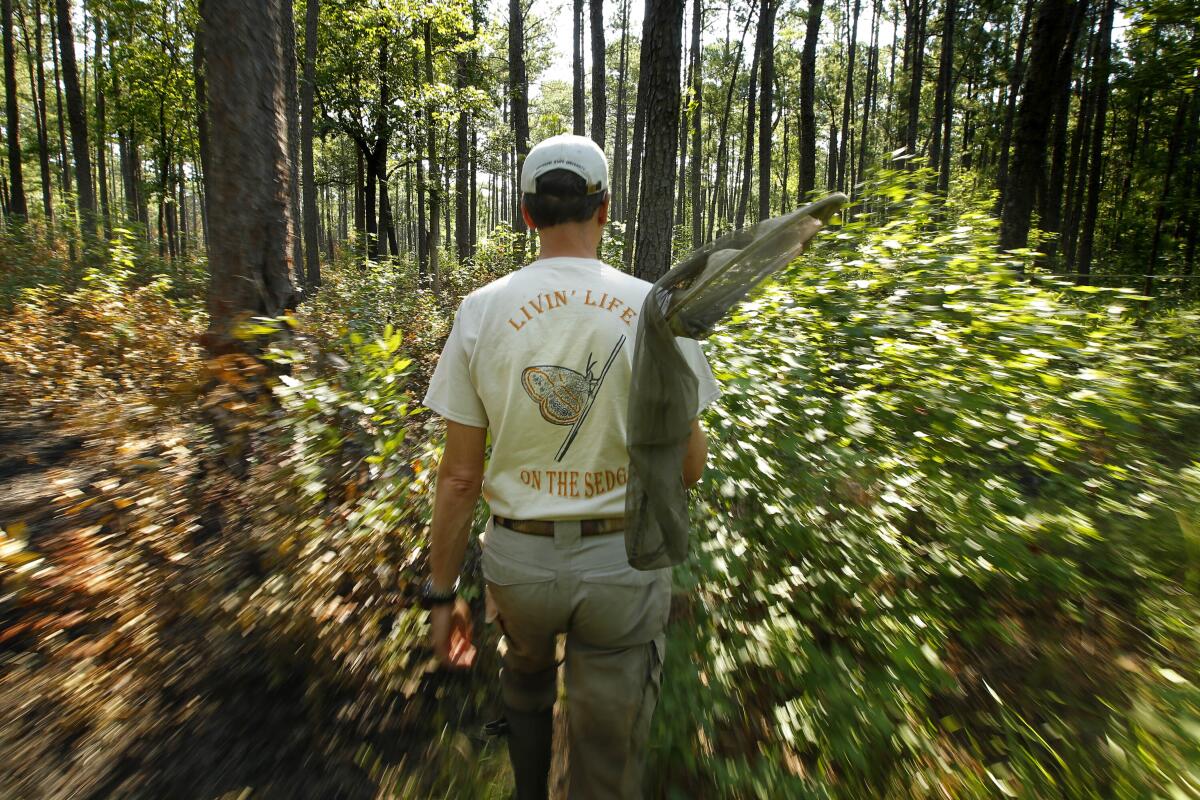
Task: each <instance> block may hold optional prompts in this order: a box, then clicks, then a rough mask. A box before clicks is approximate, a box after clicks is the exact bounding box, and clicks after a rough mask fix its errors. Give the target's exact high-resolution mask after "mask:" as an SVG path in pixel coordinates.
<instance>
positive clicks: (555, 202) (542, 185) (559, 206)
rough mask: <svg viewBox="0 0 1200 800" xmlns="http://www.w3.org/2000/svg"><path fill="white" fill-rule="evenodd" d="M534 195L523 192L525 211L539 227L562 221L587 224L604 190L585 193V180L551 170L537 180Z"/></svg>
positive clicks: (574, 174) (548, 226)
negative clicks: (526, 210) (527, 211)
mask: <svg viewBox="0 0 1200 800" xmlns="http://www.w3.org/2000/svg"><path fill="white" fill-rule="evenodd" d="M536 186H537V192H536V193H530V192H525V193H524V198H525V208H527V209H528V210H529V218H530V219H532V220H533V224H534V225H535V226H537V227H539V228H552V227H554V226H555V225H561V224H562V223H564V222H587V221H588V220H589V219H591V218H592V217H593V216H595V214H596V209H598V208H600V205H601V203H603V202H604V198H606V197H608V192H607V191H602V192H595V193H593V194H588V192H587V181H586V180H585V179H584V177H583V176H582V175H578V174H576V173H574V172H571V171H570V170H566V169H552V170H550V171H549V172H547V173H546V174H544V175H541V176H539V177H538V179H537V184H536Z"/></svg>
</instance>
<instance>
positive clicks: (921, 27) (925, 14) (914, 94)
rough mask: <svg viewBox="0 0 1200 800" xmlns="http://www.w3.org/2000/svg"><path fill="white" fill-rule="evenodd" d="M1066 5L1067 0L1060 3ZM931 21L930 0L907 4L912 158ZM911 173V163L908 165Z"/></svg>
mask: <svg viewBox="0 0 1200 800" xmlns="http://www.w3.org/2000/svg"><path fill="white" fill-rule="evenodd" d="M1060 1H1065V0H1060ZM928 19H929V0H904V48H905V55H906V56H908V55H909V53H910V51H911V60H910V61H909V79H908V124H907V125H906V126H905V129H904V130H905V134H904V146H905V148H906V149H907V150H908V154H909V155H910V156H914V155H916V154H917V126H918V124H919V123H920V119H921V116H920V115H921V84H922V82H923V81H924V76H925V25H926V22H927V20H928ZM905 165H906V166H907V167H909V168H910V169H911V168H912V166H913V162H912V159H909V160H908V161H906V162H905Z"/></svg>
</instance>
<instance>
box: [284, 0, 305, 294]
mask: <svg viewBox="0 0 1200 800" xmlns="http://www.w3.org/2000/svg"><path fill="white" fill-rule="evenodd" d="M280 9H281V11H282V13H283V59H284V64H283V68H284V90H285V91H286V92H287V102H286V104H285V107H286V109H287V136H288V147H289V148H291V149H290V150H288V169H290V170H291V171H292V175H291V180H290V181H289V182H288V184H289V187H290V189H291V192H292V202H291V208H292V212H293V213H294V214H296V215H297V217H298V216H299V214H300V86H299V63H298V62H299V59H297V57H296V9H295V4H294V3H293V0H281V5H280ZM298 228H299V226H297V230H296V231H295V234H296V235H295V236H293V237H292V271H293V273H294V275H295V277H294V278H293V282H294V284H295V286H296V287H297V289H298V290H303V287H304V239H303V237H301V236H300V231H299V229H298Z"/></svg>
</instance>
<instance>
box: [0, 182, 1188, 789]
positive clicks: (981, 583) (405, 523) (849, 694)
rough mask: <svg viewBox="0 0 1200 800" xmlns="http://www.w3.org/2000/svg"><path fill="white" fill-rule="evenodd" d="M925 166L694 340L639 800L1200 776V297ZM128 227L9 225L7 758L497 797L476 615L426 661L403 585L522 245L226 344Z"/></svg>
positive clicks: (134, 776) (406, 277)
mask: <svg viewBox="0 0 1200 800" xmlns="http://www.w3.org/2000/svg"><path fill="white" fill-rule="evenodd" d="M926 180H927V176H926V175H923V174H921V173H920V172H916V173H911V174H880V175H877V176H876V178H875V179H874V182H873V183H872V184H871V185H870V186H869V187H868V189H867V191H866V192H865V194H864V198H865V199H863V200H862V201H861V202H860V204H859V205H858V206H857V207H856V209H855V211H854V212H853V213H851V214H849V215H847V219H846V220H845V221H844V224H843V225H841V226H840V227H838V228H836V229H833V230H830V231H828V232H826V233H823V234H822V235H821V236H819V237H818V243H817V245H816V247H815V248H814V249H813V250H812V251H811V252H810V253H809V254H807V255H806V256H805V257H804V258H802V259H800V260H799V261H798V262H796V263H795V264H794V265H793V266H792V267H791V268H789V270H788V271H787V272H786V273H785V274H784V275H783V276H782V278H781V279H780V280H779V281H778V282H776V283H774V284H772V285H770V286H769V287H768V288H766V289H765V290H763V291H761V292H760V293H758V294H757V295H756V297H755V298H754V299H753V300H752V301H751V302H749V303H747V304H746V305H744V306H743V307H742V308H740V309H739V310H738V311H737V312H736V314H735V315H734V316H733V317H732V318H731V319H729V320H728V321H727V324H726V325H725V326H724V327H723V328H722V329H721V330H720V331H719V333H718V334H717V335H716V336H714V338H713V339H712V340H711V341H710V342H709V343H708V344H707V345H706V350H707V352H708V354H709V357H710V359H711V361H712V363H713V367H714V371H715V373H716V374H717V377H718V379H719V380H720V382H721V383H722V385H723V388H724V392H725V394H724V397H723V399H722V400H721V402H720V403H719V404H718V405H717V406H716V407H715V408H714V409H712V410H711V412H710V413H709V416H708V417H707V420H706V421H707V423H708V426H709V428H710V431H711V435H712V440H713V442H712V448H711V449H712V456H711V459H710V465H709V470H708V472H707V474H706V476H705V478H704V481H703V483H702V485H701V487H700V490H699V492H698V496H697V502H696V513H695V519H696V536H695V541H694V552H695V556H694V558H693V559H692V560H691V561H690V562H689V563H688V564H687V565H685V566H684V567H682V568H680V569H679V570H678V571H677V575H676V587H677V588H676V598H675V603H674V606H675V607H674V609H673V619H672V623H671V628H670V637H671V639H670V644H669V646H668V651H667V660H668V663H667V669H666V680H665V682H664V689H663V697H662V702H661V705H660V707H659V710H658V713H657V716H656V733H655V735H654V737H653V742H654V753H653V765H652V769H651V774H652V775H653V781H654V791H653V794H652V796H655V797H670V798H675V797H679V798H684V797H687V798H691V797H704V798H719V797H729V798H751V797H762V798H775V797H789V798H792V797H795V798H803V797H814V798H865V797H887V798H904V797H913V798H916V797H954V798H970V797H980V798H982V797H998V796H1010V797H1029V798H1044V797H1071V798H1075V797H1078V798H1083V797H1121V798H1143V797H1145V798H1150V797H1173V798H1174V797H1200V772H1198V771H1197V770H1198V767H1197V766H1196V765H1197V764H1200V689H1198V687H1200V670H1198V666H1200V659H1198V658H1197V645H1198V644H1200V643H1198V642H1197V634H1196V630H1197V627H1196V622H1197V616H1198V612H1200V604H1198V603H1197V600H1196V589H1197V584H1198V583H1200V461H1198V460H1197V457H1196V453H1197V452H1200V344H1198V341H1200V340H1198V339H1197V333H1198V332H1200V312H1198V310H1197V309H1196V308H1195V307H1194V306H1187V305H1179V304H1174V305H1168V304H1166V303H1164V302H1162V301H1159V302H1157V303H1155V302H1152V301H1150V300H1149V299H1148V298H1144V297H1140V296H1138V295H1136V294H1134V293H1133V292H1131V291H1127V290H1106V289H1100V288H1096V287H1091V286H1074V285H1070V286H1067V285H1062V284H1059V283H1055V282H1053V281H1050V280H1047V279H1044V278H1042V277H1039V276H1038V275H1037V274H1036V273H1035V272H1032V269H1033V267H1032V264H1033V258H1032V256H1031V255H1030V256H1026V255H1022V254H1017V255H1005V254H1001V253H998V252H997V251H996V249H995V247H994V244H995V223H994V221H993V220H991V219H990V218H989V217H988V216H987V214H986V213H985V209H986V208H988V207H989V205H990V198H988V197H978V198H975V197H971V196H970V195H966V194H960V195H956V196H955V198H956V199H955V200H954V201H953V202H951V203H947V202H946V201H944V200H941V199H938V198H935V197H933V196H930V195H927V194H925V193H924V192H923V191H921V190H920V189H918V188H917V187H920V186H924V185H925V183H926ZM613 241H614V242H616V246H619V241H617V239H616V238H615V237H614V239H613ZM124 242H126V240H125V239H123V238H122V237H121V236H120V235H118V237H117V243H116V244H115V245H114V246H113V247H111V249H110V251H109V256H108V259H107V261H106V262H105V264H104V265H103V266H100V267H97V268H95V269H93V270H91V271H87V272H81V273H80V274H79V275H77V276H75V275H72V274H71V273H70V272H69V271H68V270H65V269H62V268H61V263H62V262H61V261H59V260H58V259H59V257H60V254H56V253H55V252H52V251H48V250H46V249H45V246H44V245H43V244H39V243H38V242H36V241H34V240H33V239H32V238H30V239H22V240H20V241H16V240H14V239H9V240H8V241H6V242H5V243H4V245H3V248H2V250H0V263H3V264H4V272H3V273H2V274H0V285H2V286H3V287H5V288H4V290H3V291H4V294H3V296H2V297H0V299H2V300H3V301H4V302H5V303H6V305H7V307H8V308H10V309H11V310H10V311H6V312H5V313H6V316H5V317H4V318H3V321H0V381H2V382H3V387H4V391H3V400H2V401H0V430H4V431H6V434H5V435H6V436H8V439H7V440H6V445H7V446H8V447H9V450H10V452H11V453H13V454H14V455H12V456H11V457H9V458H6V459H5V460H4V461H3V462H2V463H0V485H2V486H3V487H5V488H7V489H10V490H11V492H9V497H10V499H6V500H3V501H0V524H3V525H4V533H3V536H2V538H0V665H2V666H0V697H2V698H3V699H2V700H0V756H2V757H3V758H5V760H6V763H8V764H9V765H10V767H9V768H8V771H9V773H10V778H9V784H10V786H12V787H16V789H15V791H17V792H18V795H19V796H29V797H34V796H57V795H64V794H68V793H72V792H74V793H78V794H79V796H91V797H100V796H142V797H165V796H184V795H186V796H214V797H215V796H221V795H222V794H224V793H227V792H237V791H240V790H241V789H243V788H246V787H249V788H252V789H254V790H255V795H254V796H259V795H261V796H264V797H335V796H342V797H352V798H357V797H376V796H385V797H386V796H399V797H454V798H460V797H501V796H504V793H505V791H506V789H505V788H504V787H505V785H506V782H507V781H508V780H509V778H508V777H507V775H506V771H507V766H506V765H505V764H504V761H505V758H504V752H503V746H502V745H496V744H494V743H487V742H485V741H483V740H482V737H481V736H480V733H479V731H480V728H481V726H482V723H483V722H484V721H485V720H486V719H488V718H490V717H491V716H492V715H494V713H495V712H496V705H497V700H496V696H495V695H496V686H495V681H494V679H493V674H494V670H495V668H496V662H495V656H494V653H493V649H494V648H493V647H492V645H493V644H494V640H495V632H494V631H488V630H485V629H484V627H483V626H482V624H480V625H479V626H478V627H477V632H478V633H479V635H480V636H481V638H482V639H483V642H482V645H483V646H482V647H481V655H482V656H483V663H481V664H480V665H479V666H478V667H477V670H476V672H475V673H474V674H473V675H472V676H469V677H462V676H446V675H441V674H438V673H436V672H433V671H431V670H430V669H429V652H428V649H427V647H426V641H425V636H426V632H425V628H424V615H423V614H422V613H421V612H420V611H418V610H417V609H416V608H415V606H414V604H413V597H414V592H415V586H416V582H417V581H418V580H419V579H420V577H421V576H422V575H423V572H424V561H423V559H424V546H425V538H426V535H425V528H426V525H427V522H428V513H429V504H430V502H431V499H432V488H431V483H430V478H431V468H432V467H433V466H434V464H435V463H436V459H437V456H438V453H439V447H440V442H439V435H440V434H439V431H438V427H437V424H436V423H435V422H434V421H433V420H431V419H430V417H429V415H428V414H427V413H426V412H424V411H423V409H421V408H420V407H419V405H418V400H419V397H420V396H421V390H422V388H423V383H424V381H425V380H426V379H427V376H428V374H429V372H430V371H431V369H432V366H433V364H434V362H435V361H436V355H437V353H438V351H439V349H440V345H441V342H442V340H443V338H444V336H445V335H446V333H447V332H448V329H449V324H450V320H451V318H452V314H453V311H454V309H455V307H456V306H457V303H458V300H459V298H461V297H462V296H463V295H465V294H466V293H468V292H469V291H471V290H472V289H473V288H475V287H476V286H479V285H482V284H484V283H487V282H488V281H490V280H493V279H494V278H496V277H498V276H499V275H501V274H503V273H504V272H505V271H507V269H508V268H509V267H508V263H509V254H510V252H511V240H510V238H509V237H506V236H505V235H503V233H501V234H499V235H496V236H493V237H492V238H490V239H488V240H487V241H486V242H484V243H481V249H480V252H479V254H478V257H477V259H476V260H475V262H474V263H472V264H467V265H460V266H457V267H455V268H453V269H451V270H449V271H448V272H447V277H446V280H447V284H446V290H445V292H444V293H443V295H442V296H440V297H439V296H437V295H434V294H433V293H431V292H428V291H426V290H423V289H419V288H418V287H417V285H416V276H415V273H416V268H415V265H414V264H412V263H410V262H408V261H404V260H388V261H385V262H381V263H379V264H368V265H366V266H362V265H361V264H360V263H358V262H356V261H353V260H352V259H349V258H347V259H345V260H339V261H338V262H336V263H334V264H332V265H329V266H328V267H326V269H325V271H324V276H325V284H324V286H323V287H322V288H321V289H320V291H319V292H318V293H317V294H316V295H315V297H312V298H310V299H309V300H308V301H306V302H305V303H304V304H303V305H302V306H301V307H300V308H299V309H298V310H297V311H296V312H295V313H294V314H292V315H289V316H288V317H285V318H283V319H280V320H256V321H248V322H247V325H246V326H245V330H244V332H245V335H246V336H250V337H263V338H262V341H263V342H265V343H269V346H268V347H267V349H266V350H265V351H264V353H263V358H261V359H253V358H250V357H247V356H225V357H222V358H219V359H212V360H205V359H204V357H203V355H202V352H201V351H200V349H199V348H198V347H197V346H196V345H195V341H196V339H195V337H196V335H197V334H198V333H199V332H200V330H202V328H203V314H202V311H201V309H202V305H203V304H202V301H201V298H200V296H199V287H200V286H201V285H202V284H200V283H198V282H196V281H194V280H192V278H190V277H189V276H190V275H192V274H193V273H192V272H191V271H186V270H185V271H184V272H182V273H178V272H177V273H169V274H168V273H166V272H165V270H164V269H163V266H164V264H163V262H160V261H158V260H157V257H156V256H155V254H153V253H145V252H135V251H134V250H133V249H131V248H132V247H133V245H130V244H127V243H124ZM63 261H65V259H63ZM1022 270H1027V272H1026V274H1025V275H1024V276H1023V275H1022V274H1021V271H1022ZM196 271H197V272H198V273H199V274H202V273H203V264H202V263H198V264H197V266H196ZM22 431H25V432H26V433H21V432H22ZM26 434H27V435H26ZM55 442H59V443H61V448H59V449H58V450H55V449H54V448H52V447H51V448H49V449H47V448H48V447H49V445H52V444H54V443H55ZM55 446H56V447H57V445H55ZM2 494H4V492H3V491H0V495H2ZM468 575H469V576H470V586H469V588H468V596H470V597H471V598H472V599H473V601H474V602H475V603H476V605H477V606H478V605H479V584H478V581H479V576H478V571H477V567H476V561H475V557H474V555H472V556H471V558H470V563H469V564H468Z"/></svg>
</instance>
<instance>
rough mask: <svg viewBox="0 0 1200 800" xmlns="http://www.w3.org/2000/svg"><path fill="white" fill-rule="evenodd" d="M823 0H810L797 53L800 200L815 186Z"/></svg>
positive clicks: (802, 200)
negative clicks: (818, 59) (800, 49)
mask: <svg viewBox="0 0 1200 800" xmlns="http://www.w3.org/2000/svg"><path fill="white" fill-rule="evenodd" d="M824 1H825V0H810V1H809V4H808V16H807V19H806V20H805V23H804V51H803V54H802V55H801V57H800V167H799V170H800V171H799V181H800V187H799V193H800V202H801V203H803V202H804V198H805V196H806V195H807V194H808V193H809V192H811V191H812V190H813V189H815V188H816V187H817V113H816V102H817V100H816V98H817V92H816V86H817V40H818V38H819V37H820V34H821V9H822V6H823V5H824Z"/></svg>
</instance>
